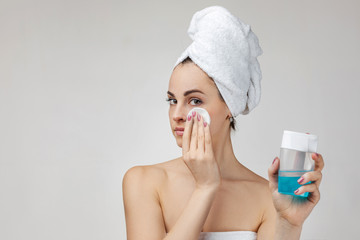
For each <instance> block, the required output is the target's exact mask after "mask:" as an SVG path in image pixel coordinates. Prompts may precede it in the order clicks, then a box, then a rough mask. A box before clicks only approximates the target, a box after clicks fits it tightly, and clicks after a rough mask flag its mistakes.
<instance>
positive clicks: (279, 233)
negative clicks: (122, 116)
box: [123, 7, 324, 240]
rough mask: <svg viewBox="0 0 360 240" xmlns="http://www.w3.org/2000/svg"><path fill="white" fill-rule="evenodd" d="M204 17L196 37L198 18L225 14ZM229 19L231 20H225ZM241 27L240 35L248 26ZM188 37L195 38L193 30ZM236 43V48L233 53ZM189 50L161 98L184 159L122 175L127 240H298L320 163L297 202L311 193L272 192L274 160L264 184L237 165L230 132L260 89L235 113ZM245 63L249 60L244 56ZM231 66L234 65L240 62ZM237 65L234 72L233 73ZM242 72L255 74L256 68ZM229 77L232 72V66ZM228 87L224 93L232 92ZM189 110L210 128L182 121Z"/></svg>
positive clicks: (216, 81) (314, 195) (215, 9)
mask: <svg viewBox="0 0 360 240" xmlns="http://www.w3.org/2000/svg"><path fill="white" fill-rule="evenodd" d="M204 10H205V13H206V14H205V13H204ZM204 10H202V11H200V12H197V14H195V15H194V17H193V20H194V19H195V20H194V21H198V22H194V21H193V22H192V24H193V25H192V26H193V27H194V26H197V29H198V30H199V29H200V30H199V31H201V27H199V26H201V22H199V21H200V19H201V18H199V16H201V17H204V16H205V15H206V16H212V18H211V19H214V18H216V17H214V15H212V14H210V13H214V12H215V13H216V14H215V15H217V16H221V17H220V18H218V19H224V17H223V16H224V15H223V14H226V16H229V12H224V9H223V8H220V7H210V10H211V11H210V10H209V8H206V9H204ZM219 11H220V13H219ZM219 14H220V15H219ZM229 19H230V21H233V18H232V16H231V15H230V18H229ZM221 21H223V20H221ZM206 22H207V23H208V20H207V21H206ZM190 25H191V24H190ZM210 25H211V26H213V25H214V24H210ZM239 26H240V25H239ZM241 27H245V28H246V25H241ZM216 29H218V27H217V28H216ZM189 30H190V29H189ZM227 31H228V30H227ZM231 31H233V30H231ZM189 32H191V31H189ZM211 32H212V36H213V35H215V34H216V33H214V31H213V30H211ZM193 33H195V35H196V31H193ZM199 35H201V34H199ZM205 35H206V34H204V35H203V36H205ZM195 41H196V40H194V42H195ZM211 41H212V40H208V41H207V42H211ZM221 41H227V42H226V43H227V44H226V45H223V46H226V47H228V46H229V45H231V44H232V42H231V39H230V40H229V38H225V40H221ZM200 42H204V41H200ZM237 44H238V41H236V43H235V45H234V46H237ZM248 45H251V44H248ZM217 46H219V45H217ZM220 46H221V44H220ZM198 49H199V48H198ZM198 49H197V50H198ZM207 49H209V48H207ZM190 50H191V49H188V51H187V52H186V54H185V53H184V54H183V55H182V57H181V58H179V60H178V62H177V64H176V65H175V68H174V70H173V72H172V75H171V77H170V81H169V87H168V92H167V94H168V101H169V103H170V106H169V120H170V125H171V130H172V133H173V135H174V137H175V139H176V143H177V145H178V146H179V147H181V148H182V156H180V157H178V158H176V159H173V160H170V161H167V162H163V163H159V164H154V165H147V166H135V167H132V168H130V169H129V170H128V171H127V172H126V174H125V176H124V178H123V200H124V207H125V218H126V230H127V239H128V240H160V239H169V240H170V239H171V240H175V239H176V240H198V239H203V240H205V239H209V240H210V239H212V240H217V239H219V240H220V239H222V240H232V239H234V240H235V239H238V240H241V239H248V240H250V239H287V240H290V239H299V238H300V234H301V229H302V225H303V223H304V221H305V219H306V218H307V216H308V215H309V214H310V213H311V211H312V209H313V208H314V206H315V205H316V204H317V202H318V201H319V199H320V193H319V184H320V182H321V170H322V168H323V166H324V163H323V159H322V156H321V155H320V154H313V155H312V158H313V160H314V161H315V170H314V171H312V172H308V173H306V174H304V175H303V176H302V181H300V184H303V183H307V182H309V181H312V183H311V184H307V185H303V186H301V187H300V188H299V189H298V190H297V191H296V192H295V194H298V195H300V194H302V193H304V192H310V195H309V197H308V198H305V199H304V198H297V197H294V196H290V195H283V194H279V193H278V191H277V172H278V168H279V158H277V157H276V158H275V159H274V160H273V162H272V164H271V166H270V167H269V170H268V174H269V181H267V180H266V179H264V178H262V177H260V176H259V175H257V174H255V173H254V172H252V171H251V170H249V169H247V168H246V167H245V166H243V165H242V164H241V163H240V162H239V161H238V160H237V159H236V157H235V155H234V152H233V148H232V143H231V138H230V133H231V131H232V129H235V119H234V117H235V116H236V115H237V114H239V113H243V114H244V113H245V114H246V113H248V112H249V111H250V110H251V109H252V108H253V107H254V102H256V101H255V100H254V99H256V94H255V95H254V92H256V90H257V91H258V92H259V89H256V88H257V87H256V86H257V85H256V84H253V86H255V87H254V89H255V91H252V92H249V91H251V90H249V89H247V91H248V94H247V95H246V97H247V98H249V99H250V98H251V96H255V97H254V98H253V99H252V103H251V102H250V101H251V99H250V100H249V99H247V100H246V101H247V103H246V104H242V107H241V108H237V107H238V105H241V104H240V103H238V104H237V105H236V106H235V105H233V104H234V103H235V104H236V101H231V97H232V96H233V95H229V92H227V91H226V88H224V86H226V84H228V83H226V81H223V82H221V79H218V77H217V75H216V74H214V73H213V72H212V70H213V69H215V70H214V71H215V72H218V70H216V66H218V65H221V64H220V63H219V64H215V65H213V66H212V68H211V69H210V68H206V64H204V62H202V61H201V56H196V54H195V53H199V51H193V52H191V51H190ZM221 51H222V52H223V51H225V50H224V49H222V50H221ZM245 52H246V51H245ZM248 52H249V51H248ZM200 54H204V52H200ZM206 54H207V53H205V55H203V56H204V58H203V59H205V60H207V59H209V58H211V57H212V56H214V52H213V51H210V53H208V54H210V56H206ZM239 54H240V55H239V56H240V57H239V59H240V58H241V56H243V55H244V51H243V50H242V51H239ZM186 55H189V56H187V57H186ZM234 55H235V56H236V53H234ZM245 55H246V54H245ZM191 56H192V57H193V58H191ZM215 57H216V59H218V60H219V61H223V62H224V61H228V60H229V58H228V57H226V58H225V59H224V58H221V56H220V57H219V55H216V56H215ZM245 59H247V60H246V61H249V60H248V59H250V60H251V58H249V57H248V56H246V57H245ZM195 61H197V62H196V63H195ZM229 61H233V58H231V59H230V60H229ZM235 62H236V64H238V63H239V62H241V60H239V61H235ZM253 63H254V64H256V63H255V62H253ZM236 64H235V65H234V69H237V68H238V67H237V66H236ZM227 65H228V66H229V63H227ZM199 66H202V68H201V67H199ZM230 66H231V64H230ZM204 69H207V70H206V71H204ZM248 69H250V70H249V71H251V69H255V70H256V67H255V68H251V67H250V68H249V67H248ZM227 71H231V67H230V68H227ZM240 74H243V72H241V73H240ZM209 75H212V76H213V77H210V76H209ZM225 75H226V73H225ZM245 75H246V76H248V78H249V76H250V78H251V81H254V78H255V77H254V76H256V74H254V73H250V74H245ZM221 76H222V75H221ZM221 76H220V78H221ZM251 76H252V77H251ZM238 79H245V78H242V77H240V78H239V76H236V77H235V78H234V81H238ZM228 80H229V79H228ZM258 80H259V79H258ZM248 81H250V80H248ZM222 84H223V85H222ZM234 86H235V87H234V88H236V85H234ZM238 86H240V87H241V86H243V85H241V84H240V85H238ZM234 88H232V89H231V88H228V90H229V89H230V90H231V91H235V92H236V89H234ZM239 96H240V95H239ZM241 96H243V95H241ZM243 97H244V96H243ZM235 100H236V98H235ZM255 105H256V103H255ZM194 107H202V108H204V109H206V110H207V111H208V113H209V115H210V117H211V123H210V125H209V124H208V123H206V122H205V121H204V119H203V118H202V116H201V115H199V114H196V112H195V114H193V115H192V116H189V117H187V114H188V113H189V111H190V110H191V109H192V108H194ZM299 199H303V200H299Z"/></svg>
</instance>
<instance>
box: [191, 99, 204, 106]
mask: <svg viewBox="0 0 360 240" xmlns="http://www.w3.org/2000/svg"><path fill="white" fill-rule="evenodd" d="M192 101H194V103H195V105H199V104H201V103H202V101H201V100H200V99H196V98H193V99H191V101H190V102H192Z"/></svg>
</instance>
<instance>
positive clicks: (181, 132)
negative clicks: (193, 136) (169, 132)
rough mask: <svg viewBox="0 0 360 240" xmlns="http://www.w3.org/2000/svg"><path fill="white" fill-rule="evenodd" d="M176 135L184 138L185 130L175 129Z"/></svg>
mask: <svg viewBox="0 0 360 240" xmlns="http://www.w3.org/2000/svg"><path fill="white" fill-rule="evenodd" d="M175 133H176V135H178V136H182V135H183V134H184V128H182V127H176V128H175Z"/></svg>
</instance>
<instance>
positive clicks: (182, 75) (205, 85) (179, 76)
mask: <svg viewBox="0 0 360 240" xmlns="http://www.w3.org/2000/svg"><path fill="white" fill-rule="evenodd" d="M194 88H196V89H200V90H204V92H212V91H214V90H215V91H216V86H215V83H214V82H213V81H212V80H211V78H210V77H209V76H208V75H207V74H206V73H205V72H204V71H203V70H202V69H201V68H199V67H198V66H197V65H196V64H194V63H192V62H191V63H186V64H179V65H178V66H176V68H175V69H174V71H173V72H172V74H171V77H170V81H169V91H170V92H173V93H175V94H176V93H182V92H185V91H187V90H189V89H194Z"/></svg>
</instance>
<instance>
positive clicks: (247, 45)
mask: <svg viewBox="0 0 360 240" xmlns="http://www.w3.org/2000/svg"><path fill="white" fill-rule="evenodd" d="M188 34H189V36H190V38H191V39H192V40H193V42H192V43H191V44H190V45H189V46H188V47H187V48H186V50H185V51H184V52H183V53H182V54H181V56H180V57H179V58H178V60H177V61H176V64H175V67H176V66H177V65H178V64H179V63H180V62H182V61H183V60H184V59H185V58H187V57H190V58H191V60H192V61H193V62H194V63H195V64H196V65H198V66H199V67H200V68H201V69H202V70H203V71H204V72H206V73H207V74H208V76H209V77H211V78H212V79H213V80H214V82H215V84H216V86H217V87H218V89H219V91H220V93H221V95H222V96H223V98H224V100H225V103H226V104H227V106H228V108H229V110H230V111H231V113H232V116H233V117H236V116H237V115H238V114H248V113H249V112H250V111H251V110H252V109H253V108H254V107H256V106H257V105H258V103H259V101H260V95H261V86H260V81H261V70H260V65H259V63H258V61H257V57H258V56H259V55H261V54H262V50H261V47H260V46H259V41H258V38H257V37H256V35H255V34H254V33H253V32H252V31H251V28H250V26H249V25H247V24H245V23H243V22H242V21H241V20H240V19H239V18H237V17H236V16H234V15H232V14H231V13H230V12H229V11H228V10H227V9H225V8H224V7H221V6H211V7H207V8H205V9H203V10H201V11H198V12H196V13H195V14H194V15H193V17H192V19H191V23H190V26H189V29H188Z"/></svg>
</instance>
